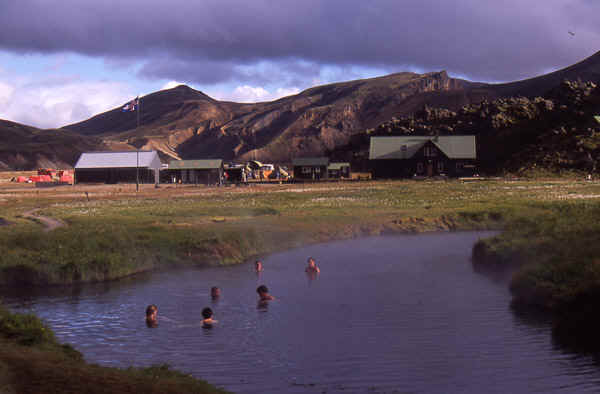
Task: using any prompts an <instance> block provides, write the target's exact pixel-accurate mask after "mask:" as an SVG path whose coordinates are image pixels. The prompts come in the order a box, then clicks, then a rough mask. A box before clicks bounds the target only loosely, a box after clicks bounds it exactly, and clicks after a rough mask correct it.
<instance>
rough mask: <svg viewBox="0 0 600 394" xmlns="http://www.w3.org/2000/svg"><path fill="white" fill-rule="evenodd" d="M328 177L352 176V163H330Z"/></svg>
mask: <svg viewBox="0 0 600 394" xmlns="http://www.w3.org/2000/svg"><path fill="white" fill-rule="evenodd" d="M327 177H328V178H329V179H331V178H334V179H336V178H337V179H340V178H350V163H329V165H328V166H327Z"/></svg>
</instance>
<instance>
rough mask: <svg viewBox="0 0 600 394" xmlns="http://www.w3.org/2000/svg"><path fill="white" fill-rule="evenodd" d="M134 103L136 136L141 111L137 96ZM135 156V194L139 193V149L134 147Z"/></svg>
mask: <svg viewBox="0 0 600 394" xmlns="http://www.w3.org/2000/svg"><path fill="white" fill-rule="evenodd" d="M135 101H136V103H135V105H136V107H137V108H136V112H137V124H136V126H135V134H136V136H137V132H138V129H139V127H140V111H141V106H140V99H139V96H138V98H137V99H136V100H135ZM135 151H136V153H135V156H136V164H135V191H136V193H137V192H139V191H140V148H138V147H137V145H136V147H135Z"/></svg>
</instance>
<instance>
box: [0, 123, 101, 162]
mask: <svg viewBox="0 0 600 394" xmlns="http://www.w3.org/2000/svg"><path fill="white" fill-rule="evenodd" d="M0 135H2V139H1V140H0V169H2V170H35V169H37V168H63V169H64V168H69V167H72V166H73V165H74V164H75V161H77V158H78V157H79V154H80V153H81V152H84V151H90V150H101V149H105V146H104V145H103V144H102V141H101V140H100V139H98V138H94V137H92V138H89V137H85V136H81V135H79V134H77V133H74V132H70V131H67V130H61V129H48V130H42V129H37V128H35V127H31V126H25V125H22V124H19V123H14V122H9V121H6V120H2V119H0Z"/></svg>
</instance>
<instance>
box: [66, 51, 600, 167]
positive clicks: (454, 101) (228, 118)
mask: <svg viewBox="0 0 600 394" xmlns="http://www.w3.org/2000/svg"><path fill="white" fill-rule="evenodd" d="M564 79H570V80H577V79H582V80H593V81H600V52H599V53H596V54H595V55H593V56H591V57H590V58H588V59H586V60H584V61H582V62H579V63H577V64H575V65H573V66H570V67H567V68H565V69H563V70H559V71H556V72H553V73H550V74H547V75H543V76H540V77H537V78H532V79H528V80H523V81H517V82H513V83H506V84H485V83H475V82H469V81H465V80H461V79H455V78H450V77H448V75H447V74H446V72H444V71H442V72H434V73H428V74H415V73H397V74H392V75H388V76H384V77H379V78H371V79H365V80H357V81H349V82H342V83H335V84H330V85H325V86H318V87H314V88H310V89H307V90H305V91H303V92H301V93H299V94H297V95H294V96H289V97H284V98H282V99H279V100H276V101H273V102H265V103H255V104H237V103H231V102H220V101H217V100H214V99H212V98H210V97H208V96H207V95H205V94H204V93H202V92H198V91H195V90H193V89H191V88H189V87H187V86H178V87H176V88H174V89H169V90H164V91H160V92H156V93H153V94H150V95H148V96H146V97H143V98H142V100H141V106H142V110H141V116H140V127H137V128H136V123H137V114H136V113H130V112H127V113H124V112H121V111H120V109H119V108H117V109H114V110H112V111H109V112H106V113H104V114H101V115H98V116H95V117H93V118H91V119H88V120H86V121H84V122H80V123H77V124H73V125H69V126H66V127H65V129H68V130H72V131H76V132H78V133H81V134H84V135H97V136H99V137H101V138H102V139H103V140H104V142H105V143H106V144H107V146H109V147H110V148H111V149H122V148H124V147H130V148H131V147H137V148H152V149H157V150H158V151H160V152H162V153H163V158H168V157H172V158H223V159H226V160H233V159H235V160H247V159H252V158H256V159H259V160H265V161H289V160H291V158H293V157H298V156H314V155H322V154H324V153H325V152H328V151H331V150H333V149H335V148H336V147H339V146H343V145H346V144H347V143H348V142H349V141H350V138H351V136H352V135H354V134H356V133H360V132H361V131H363V130H365V129H367V128H372V127H375V126H377V125H378V124H380V123H382V122H385V121H387V120H389V119H391V118H392V117H394V116H396V117H397V116H405V115H409V114H411V113H414V112H415V111H418V110H420V109H422V108H423V107H424V106H430V107H443V108H447V109H450V110H458V109H460V108H461V107H463V106H465V105H469V104H475V103H479V102H481V101H484V100H488V101H489V100H494V99H497V98H501V97H510V96H526V97H534V96H540V95H543V94H545V93H546V92H547V91H549V90H551V89H552V88H555V87H556V86H558V85H559V84H560V82H561V81H562V80H564Z"/></svg>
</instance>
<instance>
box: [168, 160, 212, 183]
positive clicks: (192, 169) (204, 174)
mask: <svg viewBox="0 0 600 394" xmlns="http://www.w3.org/2000/svg"><path fill="white" fill-rule="evenodd" d="M223 172H224V171H223V160H221V159H207V160H173V161H171V162H170V163H169V176H170V178H171V180H172V181H173V182H175V183H191V184H195V185H221V184H222V183H223Z"/></svg>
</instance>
